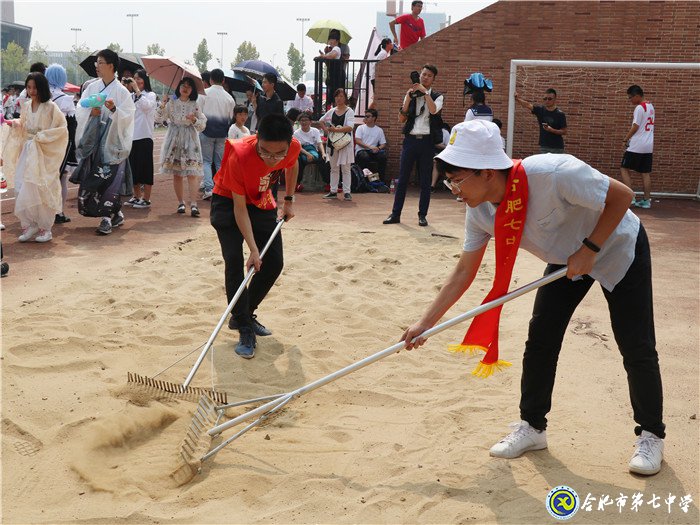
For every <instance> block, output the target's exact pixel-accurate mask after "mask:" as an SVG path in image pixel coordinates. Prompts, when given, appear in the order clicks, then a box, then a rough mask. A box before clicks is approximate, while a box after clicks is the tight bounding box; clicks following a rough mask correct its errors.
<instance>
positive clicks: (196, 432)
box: [170, 395, 221, 486]
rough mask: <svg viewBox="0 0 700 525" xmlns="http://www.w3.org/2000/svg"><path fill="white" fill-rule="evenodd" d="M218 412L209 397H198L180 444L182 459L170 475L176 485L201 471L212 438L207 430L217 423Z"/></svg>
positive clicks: (181, 483) (185, 481)
mask: <svg viewBox="0 0 700 525" xmlns="http://www.w3.org/2000/svg"><path fill="white" fill-rule="evenodd" d="M220 414H221V412H220V411H219V410H218V409H217V406H216V405H215V404H214V401H213V400H212V399H211V398H210V397H208V396H207V395H202V396H201V397H200V398H199V403H198V404H197V409H196V410H195V412H194V416H192V422H191V423H190V426H189V427H188V428H187V433H186V434H185V438H184V439H183V440H182V444H181V445H180V459H181V460H182V461H181V462H180V465H179V467H178V468H177V469H176V470H175V471H174V472H173V473H172V474H171V475H170V477H171V478H172V479H173V480H174V481H175V482H176V483H177V485H178V486H180V485H184V484H185V483H187V482H188V481H190V480H191V479H192V478H193V477H194V476H195V475H196V474H198V473H199V472H200V471H201V469H202V458H203V457H204V455H205V454H206V453H207V452H208V451H209V448H210V447H211V443H212V438H211V437H210V436H209V434H208V433H207V432H208V430H209V429H210V428H211V427H212V426H215V425H216V424H217V423H218V421H219V417H220Z"/></svg>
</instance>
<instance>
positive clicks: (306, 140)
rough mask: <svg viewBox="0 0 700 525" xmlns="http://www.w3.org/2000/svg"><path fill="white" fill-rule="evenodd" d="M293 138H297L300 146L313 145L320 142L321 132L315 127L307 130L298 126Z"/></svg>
mask: <svg viewBox="0 0 700 525" xmlns="http://www.w3.org/2000/svg"><path fill="white" fill-rule="evenodd" d="M294 138H295V139H297V140H298V141H299V144H301V145H302V146H304V145H306V144H312V145H314V146H315V145H316V144H318V143H319V142H321V132H320V131H319V130H317V129H316V128H309V131H304V130H302V129H301V128H299V129H298V130H296V131H295V132H294Z"/></svg>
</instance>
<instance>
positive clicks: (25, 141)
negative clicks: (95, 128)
mask: <svg viewBox="0 0 700 525" xmlns="http://www.w3.org/2000/svg"><path fill="white" fill-rule="evenodd" d="M24 85H25V89H26V90H27V96H28V97H29V99H28V100H26V101H25V102H24V103H23V106H22V111H21V115H20V118H19V119H16V120H9V121H6V123H7V126H3V128H4V129H3V143H4V146H3V152H2V159H3V164H4V170H5V172H6V173H7V174H10V175H14V179H15V192H16V195H17V197H16V200H15V215H16V216H17V217H18V218H19V220H20V223H21V225H22V234H21V235H20V236H19V241H20V242H26V241H28V240H30V239H31V238H32V237H34V236H35V235H37V234H38V235H37V237H36V239H35V240H36V242H48V241H50V240H51V239H52V238H53V237H52V235H51V227H52V226H53V223H54V219H55V218H56V214H57V213H60V212H61V209H62V204H63V203H62V200H61V182H60V179H59V171H60V168H61V163H62V162H63V157H64V156H65V153H66V147H67V146H68V127H67V125H66V118H65V116H64V115H63V113H62V112H61V110H60V109H59V107H58V106H57V105H56V104H55V103H54V102H52V101H51V91H50V89H49V82H48V80H46V77H45V76H44V75H43V74H41V73H30V74H29V76H28V77H27V80H26V81H25V84H24Z"/></svg>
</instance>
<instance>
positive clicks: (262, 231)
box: [210, 193, 284, 326]
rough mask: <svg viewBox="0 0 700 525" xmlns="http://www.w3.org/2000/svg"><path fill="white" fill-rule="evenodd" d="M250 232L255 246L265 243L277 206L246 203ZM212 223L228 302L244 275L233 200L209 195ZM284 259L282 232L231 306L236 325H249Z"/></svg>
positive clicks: (272, 226) (278, 272)
mask: <svg viewBox="0 0 700 525" xmlns="http://www.w3.org/2000/svg"><path fill="white" fill-rule="evenodd" d="M246 208H247V210H248V216H249V217H250V223H251V225H252V227H253V236H254V237H255V244H256V245H257V246H258V250H261V251H262V249H263V247H264V246H265V244H267V241H268V239H269V238H270V235H271V234H272V232H273V231H274V229H275V227H276V226H277V210H261V209H259V208H257V207H255V206H251V205H249V206H247V207H246ZM210 221H211V225H212V226H213V227H214V229H215V230H216V234H217V235H218V236H219V243H220V244H221V253H222V255H223V256H224V263H225V267H224V274H225V279H226V298H227V303H230V302H231V299H233V296H234V295H236V291H237V290H238V288H239V287H240V286H241V283H242V282H243V279H244V265H245V260H244V258H243V242H244V240H243V234H242V233H241V231H240V230H239V229H238V225H237V224H236V219H235V217H234V216H233V200H232V199H227V198H226V197H222V196H221V195H217V194H216V193H215V194H214V195H212V198H211V213H210ZM283 266H284V259H283V253H282V233H281V232H280V233H278V234H277V237H275V240H274V241H273V242H272V244H271V245H270V248H269V250H268V251H267V253H266V254H265V257H264V258H263V261H262V266H261V267H260V271H259V272H256V274H255V275H254V276H253V278H252V279H251V281H250V284H249V285H248V288H247V289H245V290H244V291H243V294H242V295H241V297H240V298H239V299H238V302H237V303H236V305H235V306H234V307H233V312H232V314H233V318H234V319H235V320H236V321H237V322H238V325H239V326H252V317H251V315H252V314H253V313H254V312H255V310H256V309H257V308H258V306H259V305H260V303H261V302H262V301H263V299H265V296H266V295H267V292H269V291H270V288H272V285H273V284H275V281H276V280H277V277H279V274H280V273H281V272H282V267H283Z"/></svg>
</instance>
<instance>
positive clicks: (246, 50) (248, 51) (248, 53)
mask: <svg viewBox="0 0 700 525" xmlns="http://www.w3.org/2000/svg"><path fill="white" fill-rule="evenodd" d="M258 58H260V53H258V50H257V49H256V48H255V44H253V43H252V42H248V41H247V40H244V41H243V43H242V44H241V45H240V46H238V52H237V53H236V60H235V61H233V62H232V63H231V67H235V66H236V65H237V64H240V63H241V62H243V61H244V60H257V59H258Z"/></svg>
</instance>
